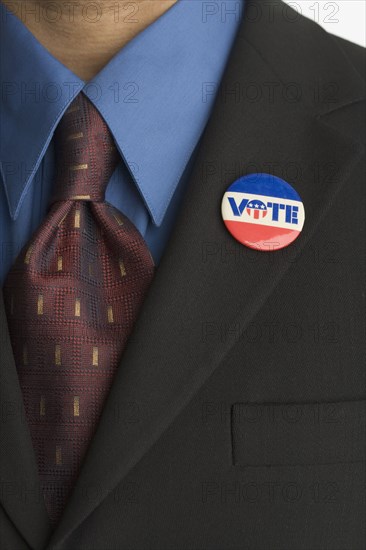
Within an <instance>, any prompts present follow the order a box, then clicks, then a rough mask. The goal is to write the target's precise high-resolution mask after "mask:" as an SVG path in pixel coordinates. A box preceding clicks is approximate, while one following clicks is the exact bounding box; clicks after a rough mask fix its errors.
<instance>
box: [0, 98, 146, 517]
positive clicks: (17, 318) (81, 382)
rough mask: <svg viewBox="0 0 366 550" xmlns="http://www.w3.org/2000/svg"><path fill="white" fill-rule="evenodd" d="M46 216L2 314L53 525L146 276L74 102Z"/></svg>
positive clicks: (101, 128)
mask: <svg viewBox="0 0 366 550" xmlns="http://www.w3.org/2000/svg"><path fill="white" fill-rule="evenodd" d="M54 140H55V150H56V155H57V163H56V165H57V172H56V181H55V186H54V195H53V198H52V201H51V203H52V204H51V207H50V211H49V213H48V215H47V217H46V219H45V221H44V222H43V223H42V225H41V226H40V227H39V229H38V230H37V231H36V233H35V234H34V236H33V237H32V239H31V242H30V243H29V244H27V246H26V247H25V248H24V250H23V251H22V252H21V253H20V255H19V257H18V258H17V260H16V261H15V264H14V266H13V267H12V269H11V270H10V272H9V274H8V276H7V279H6V281H5V284H4V295H5V303H6V311H7V317H8V324H9V330H10V336H11V340H12V346H13V351H14V357H15V362H16V366H17V371H18V377H19V382H20V386H21V389H22V392H23V400H24V406H25V413H26V418H27V421H28V425H29V428H30V433H31V437H32V441H33V445H34V449H35V453H36V457H37V461H38V469H39V475H40V481H41V488H42V491H43V495H44V499H45V504H46V507H47V510H48V513H49V516H50V518H51V521H52V523H53V524H56V523H57V521H58V520H59V518H60V516H61V514H62V511H63V509H64V507H65V504H66V502H67V499H68V496H69V495H70V491H71V490H72V487H73V486H74V484H75V481H76V479H77V476H78V473H79V471H80V467H81V464H82V461H83V458H84V457H85V454H86V451H87V448H88V446H89V443H90V441H91V439H92V437H93V435H94V433H95V429H96V426H97V423H98V420H99V418H100V415H101V412H102V409H103V405H104V403H105V400H106V397H107V395H108V392H109V390H110V387H111V384H112V381H113V377H114V375H115V372H116V369H117V367H118V364H119V361H120V359H121V355H122V352H123V350H124V348H125V345H126V343H127V340H128V337H129V335H130V333H131V331H132V328H133V325H134V323H135V320H136V318H137V315H138V311H139V309H140V306H141V304H142V302H143V300H144V297H145V295H146V292H147V290H148V287H149V285H150V283H151V281H152V278H153V274H154V264H153V260H152V258H151V255H150V252H149V250H148V248H147V245H146V243H145V241H144V240H143V238H142V236H141V235H140V233H139V232H138V231H137V229H136V228H135V227H134V225H133V224H132V223H131V222H130V221H129V220H128V219H127V218H126V217H125V216H124V215H123V214H122V213H121V212H119V211H118V210H117V209H115V208H114V207H113V206H111V205H109V204H108V203H106V202H105V200H104V194H105V188H106V186H107V184H108V181H109V179H110V177H111V175H112V173H113V171H114V169H115V168H116V166H117V163H118V161H119V160H120V157H119V154H118V151H117V150H116V147H115V145H114V142H113V138H112V136H111V134H110V132H109V130H108V127H107V126H106V124H105V122H104V121H103V119H102V117H101V116H100V114H99V112H98V111H97V110H96V108H95V107H94V106H93V105H92V104H91V103H90V101H89V100H88V99H87V98H86V96H84V94H82V93H81V94H79V95H78V96H77V98H76V99H75V100H74V101H73V103H72V104H71V106H70V107H69V109H68V110H67V111H66V112H65V114H64V116H63V118H62V120H61V122H60V123H59V125H58V127H57V129H56V132H55V136H54Z"/></svg>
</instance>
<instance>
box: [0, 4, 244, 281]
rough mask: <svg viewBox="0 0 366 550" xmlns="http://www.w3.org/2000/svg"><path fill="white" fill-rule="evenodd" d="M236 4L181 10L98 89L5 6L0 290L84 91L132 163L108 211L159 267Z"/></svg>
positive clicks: (35, 222) (133, 46)
mask: <svg viewBox="0 0 366 550" xmlns="http://www.w3.org/2000/svg"><path fill="white" fill-rule="evenodd" d="M242 9H243V4H242V2H241V1H237V0H226V1H225V2H224V1H223V2H215V3H212V2H204V1H203V0H195V1H191V0H179V1H178V2H177V4H175V5H174V6H173V7H172V8H170V9H169V10H168V11H167V12H165V14H163V15H162V16H161V17H160V18H159V19H157V20H156V21H155V22H154V23H153V24H152V25H150V26H149V27H147V28H146V29H145V30H144V31H143V32H141V33H140V34H138V35H137V36H136V37H135V38H134V39H133V40H131V41H130V42H129V43H128V44H127V45H126V46H125V47H124V48H122V49H121V50H120V51H119V52H118V53H117V54H116V55H115V56H114V57H113V58H112V59H111V61H110V62H109V63H108V64H107V65H106V66H105V67H104V68H103V70H102V71H100V73H99V74H97V75H96V76H95V77H94V78H93V79H92V80H91V81H89V82H87V83H86V82H84V81H83V80H81V79H80V78H78V77H77V76H76V75H75V74H74V73H73V72H72V71H70V70H69V69H67V68H66V67H65V66H64V65H63V64H62V63H60V62H59V61H58V60H57V59H55V58H54V57H53V56H52V55H51V54H50V53H49V52H48V51H47V50H46V49H45V48H44V47H43V46H42V45H41V44H40V43H39V42H38V40H37V39H36V38H35V37H34V36H33V35H32V34H31V33H30V32H29V31H28V29H27V28H26V27H25V26H24V25H23V23H22V22H21V21H20V20H19V19H18V18H17V17H16V16H15V15H12V14H10V13H9V11H7V10H6V9H5V7H4V6H3V5H2V4H1V3H0V83H1V96H0V180H1V182H0V244H1V262H0V283H1V284H3V282H4V279H5V276H6V274H7V272H8V270H9V268H10V266H11V264H12V263H13V262H14V260H15V257H16V255H17V254H18V253H19V251H20V250H21V248H22V247H23V246H24V245H25V243H26V242H27V241H28V240H29V239H30V237H31V235H32V233H33V232H34V231H35V230H36V229H37V227H38V226H39V225H40V223H41V222H42V220H43V219H44V217H45V215H46V213H47V209H48V203H49V199H50V195H51V192H52V181H53V173H54V149H53V140H52V136H53V132H54V130H55V128H56V126H57V124H58V122H59V120H60V118H61V117H62V115H63V113H64V112H65V110H66V109H67V107H68V106H69V104H70V103H71V102H72V100H73V99H74V97H75V96H76V95H77V94H78V93H79V92H80V91H81V90H83V92H84V93H85V94H86V95H87V96H88V97H89V99H90V100H91V101H92V102H93V103H94V105H95V106H96V107H97V109H98V110H99V111H100V113H101V114H102V116H103V118H104V119H105V121H106V123H107V124H108V126H109V128H110V130H111V132H112V134H113V136H114V139H115V141H116V145H117V147H118V150H119V152H120V154H121V163H120V165H119V166H118V168H117V170H116V171H115V173H114V174H113V176H112V178H111V180H110V181H109V184H108V187H107V190H106V200H107V201H108V202H110V203H111V204H113V205H114V206H115V207H117V208H118V209H119V210H121V211H122V212H123V213H124V214H125V215H126V216H128V218H129V219H130V220H131V221H132V222H133V223H134V224H135V226H136V227H137V228H138V230H139V231H140V232H141V234H142V235H143V237H144V238H145V240H146V242H147V245H148V246H149V248H150V251H151V253H152V255H153V258H154V260H155V263H158V262H159V260H160V258H161V255H162V253H163V251H164V247H165V245H166V243H167V240H168V238H169V234H170V232H171V229H172V227H173V224H174V221H175V218H176V216H177V212H178V208H179V205H180V203H181V199H182V195H183V193H184V189H185V185H186V183H187V180H188V176H189V173H190V169H191V166H192V162H193V160H194V152H195V150H196V149H197V144H198V143H199V140H200V137H201V135H202V133H203V130H204V128H205V125H206V123H207V120H208V118H209V115H210V112H211V109H212V106H213V102H214V99H215V95H216V92H217V89H218V84H219V82H220V80H221V77H222V75H223V71H224V69H225V66H226V63H227V59H228V56H229V53H230V50H231V47H232V44H233V41H234V38H235V34H236V31H237V29H238V25H239V22H240V19H241V16H242V13H241V12H242Z"/></svg>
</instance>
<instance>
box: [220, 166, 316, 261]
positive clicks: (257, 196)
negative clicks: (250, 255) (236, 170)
mask: <svg viewBox="0 0 366 550" xmlns="http://www.w3.org/2000/svg"><path fill="white" fill-rule="evenodd" d="M221 212H222V217H223V220H224V223H225V225H226V227H227V229H228V230H229V232H230V233H231V234H232V236H233V237H234V238H235V239H237V240H238V241H239V242H240V243H242V244H244V245H245V246H248V247H249V248H253V249H254V250H261V251H262V252H272V251H274V250H280V249H281V248H285V247H286V246H288V245H289V244H291V243H292V242H293V241H294V240H295V239H296V238H297V237H298V236H299V235H300V233H301V230H302V228H303V225H304V221H305V210H304V205H303V203H302V201H301V198H300V197H299V195H298V194H297V192H296V191H295V189H294V188H293V187H291V185H290V184H289V183H287V182H286V181H284V180H282V179H281V178H278V177H277V176H272V175H271V174H250V175H248V176H243V177H241V178H239V179H238V180H236V181H235V182H234V183H233V184H231V185H230V187H229V188H228V189H227V191H226V193H225V194H224V196H223V199H222V204H221Z"/></svg>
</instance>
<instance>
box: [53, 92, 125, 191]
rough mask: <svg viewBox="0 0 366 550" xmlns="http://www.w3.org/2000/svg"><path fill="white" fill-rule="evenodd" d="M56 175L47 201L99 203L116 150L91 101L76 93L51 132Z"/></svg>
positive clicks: (116, 155) (114, 159) (110, 173)
mask: <svg viewBox="0 0 366 550" xmlns="http://www.w3.org/2000/svg"><path fill="white" fill-rule="evenodd" d="M54 139H55V150H56V178H55V187H54V195H53V198H52V201H51V202H56V201H68V200H86V201H97V202H101V201H103V200H104V195H105V189H106V187H107V184H108V182H109V179H110V177H111V176H112V174H113V172H114V170H115V168H116V166H117V164H118V161H119V160H120V156H119V153H118V151H117V149H116V146H115V144H114V140H113V137H112V134H111V132H110V131H109V129H108V126H107V125H106V123H105V122H104V120H103V118H102V116H101V115H100V114H99V112H98V110H97V109H96V108H95V107H94V105H93V104H92V103H91V101H90V100H89V99H88V98H87V97H86V96H85V95H84V94H83V93H80V94H79V95H78V96H77V97H76V98H75V99H74V101H73V102H72V103H71V105H70V107H69V108H68V109H67V111H66V112H65V113H64V115H63V117H62V119H61V121H60V123H59V125H58V127H57V128H56V131H55V137H54Z"/></svg>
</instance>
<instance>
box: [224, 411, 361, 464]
mask: <svg viewBox="0 0 366 550" xmlns="http://www.w3.org/2000/svg"><path fill="white" fill-rule="evenodd" d="M365 417H366V401H365V400H361V401H342V402H340V401H339V402H333V403H287V404H279V403H262V404H251V403H235V404H234V405H233V407H232V416H231V428H232V431H231V433H232V457H233V464H234V465H240V466H254V467H255V466H258V467H260V466H296V465H307V464H308V465H310V464H337V463H347V462H359V461H363V460H365V443H366V442H365V435H366V431H365V424H366V423H365Z"/></svg>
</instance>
